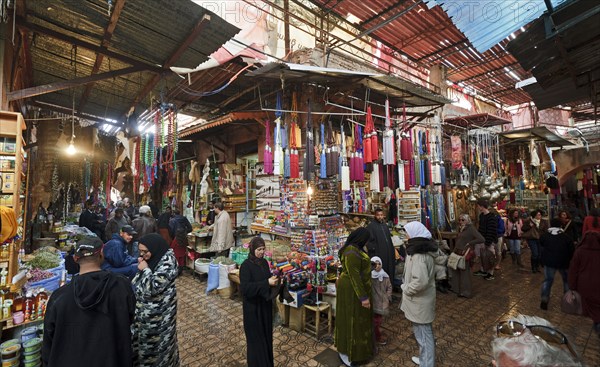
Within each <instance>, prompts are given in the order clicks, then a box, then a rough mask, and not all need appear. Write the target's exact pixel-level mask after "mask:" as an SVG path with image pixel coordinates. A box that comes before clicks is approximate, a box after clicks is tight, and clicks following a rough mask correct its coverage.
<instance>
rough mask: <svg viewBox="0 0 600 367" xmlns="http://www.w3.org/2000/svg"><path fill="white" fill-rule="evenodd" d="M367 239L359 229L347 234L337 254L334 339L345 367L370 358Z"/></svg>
mask: <svg viewBox="0 0 600 367" xmlns="http://www.w3.org/2000/svg"><path fill="white" fill-rule="evenodd" d="M370 237H371V235H370V234H369V230H367V229H366V228H363V227H360V228H358V229H356V230H354V231H353V232H352V233H350V235H349V236H348V239H346V243H345V244H344V246H342V248H341V249H340V250H339V257H340V262H341V265H342V271H341V273H340V276H339V278H338V281H337V295H336V325H335V335H334V336H335V346H336V348H337V351H338V353H339V356H340V359H341V360H342V362H343V363H344V365H346V366H350V365H351V364H352V362H359V361H367V360H369V359H370V358H371V357H372V356H373V347H374V345H373V311H372V308H371V259H370V258H369V255H367V253H366V252H365V249H364V247H365V245H366V244H367V242H368V241H369V238H370ZM434 292H435V290H434Z"/></svg>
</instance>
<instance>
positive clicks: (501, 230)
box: [496, 215, 506, 238]
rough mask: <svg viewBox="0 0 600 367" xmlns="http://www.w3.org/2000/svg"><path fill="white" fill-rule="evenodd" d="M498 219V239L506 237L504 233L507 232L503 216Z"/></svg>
mask: <svg viewBox="0 0 600 367" xmlns="http://www.w3.org/2000/svg"><path fill="white" fill-rule="evenodd" d="M497 217H498V227H497V229H496V233H498V238H500V237H504V232H506V225H505V223H504V219H502V217H501V216H499V215H498V216H497Z"/></svg>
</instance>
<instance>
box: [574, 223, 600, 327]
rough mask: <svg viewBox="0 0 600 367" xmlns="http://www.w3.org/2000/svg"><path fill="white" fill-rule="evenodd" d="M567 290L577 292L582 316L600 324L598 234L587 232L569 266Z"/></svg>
mask: <svg viewBox="0 0 600 367" xmlns="http://www.w3.org/2000/svg"><path fill="white" fill-rule="evenodd" d="M567 279H568V280H569V288H570V289H571V290H574V291H577V292H579V294H580V295H581V303H582V306H583V314H584V315H586V316H588V317H590V318H591V319H592V320H593V321H594V322H600V292H598V289H600V232H595V231H591V232H587V233H586V234H585V236H583V240H582V241H581V245H579V247H578V248H577V249H576V250H575V254H574V255H573V259H572V260H571V264H570V265H569V275H568V276H567Z"/></svg>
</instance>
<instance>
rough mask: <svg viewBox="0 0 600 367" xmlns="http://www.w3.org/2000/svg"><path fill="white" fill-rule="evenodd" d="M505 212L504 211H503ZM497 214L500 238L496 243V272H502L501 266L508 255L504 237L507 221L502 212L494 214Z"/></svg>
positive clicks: (497, 232) (497, 231) (498, 235)
mask: <svg viewBox="0 0 600 367" xmlns="http://www.w3.org/2000/svg"><path fill="white" fill-rule="evenodd" d="M502 212H504V211H502ZM494 214H496V219H497V220H498V226H497V227H496V235H497V237H498V242H496V267H495V268H494V269H495V270H500V269H502V267H501V266H500V264H501V263H502V260H504V257H505V255H506V252H505V250H504V246H505V244H504V235H505V233H506V220H505V219H504V218H503V217H502V213H501V212H500V211H498V212H496V213H494Z"/></svg>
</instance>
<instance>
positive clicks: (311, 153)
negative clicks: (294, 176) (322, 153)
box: [304, 99, 315, 181]
mask: <svg viewBox="0 0 600 367" xmlns="http://www.w3.org/2000/svg"><path fill="white" fill-rule="evenodd" d="M311 111H312V103H311V101H310V99H309V100H308V114H307V115H306V154H305V156H304V179H305V180H307V181H308V180H310V177H311V176H310V174H311V173H314V171H315V149H314V140H313V139H314V137H313V125H312V114H311Z"/></svg>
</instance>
